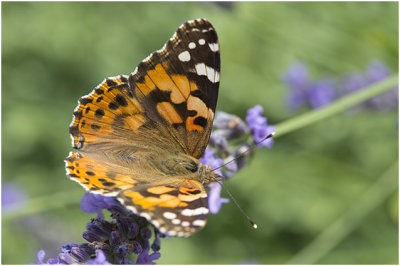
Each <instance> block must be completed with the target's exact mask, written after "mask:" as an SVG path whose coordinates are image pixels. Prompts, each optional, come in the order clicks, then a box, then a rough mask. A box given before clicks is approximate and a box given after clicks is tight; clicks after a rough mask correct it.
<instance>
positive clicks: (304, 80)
mask: <svg viewBox="0 0 400 266" xmlns="http://www.w3.org/2000/svg"><path fill="white" fill-rule="evenodd" d="M283 80H284V82H285V83H286V86H287V87H288V88H289V90H290V93H289V95H288V96H287V103H288V105H289V107H290V108H291V109H299V108H300V107H302V106H305V105H310V106H311V107H312V108H314V109H316V108H321V107H323V106H325V105H328V104H330V103H331V102H332V101H333V100H334V99H335V84H334V83H333V82H332V81H331V80H329V79H322V80H319V81H312V80H311V79H310V77H309V75H308V69H307V66H306V65H305V64H303V63H300V62H295V63H293V64H292V66H290V67H289V69H288V70H287V71H286V73H285V74H284V76H283Z"/></svg>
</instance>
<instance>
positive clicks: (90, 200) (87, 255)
mask: <svg viewBox="0 0 400 266" xmlns="http://www.w3.org/2000/svg"><path fill="white" fill-rule="evenodd" d="M81 208H82V210H83V211H84V212H87V213H97V214H98V216H97V218H93V219H92V220H91V221H90V222H89V223H88V224H87V225H86V231H85V232H84V233H83V234H82V236H83V238H84V239H85V240H87V241H88V242H89V243H84V244H80V245H78V244H68V245H64V246H62V247H61V253H60V254H58V256H57V257H56V258H55V259H48V260H47V262H46V263H45V262H44V256H45V252H44V251H43V250H41V251H39V253H38V255H37V256H38V262H37V264H134V263H133V262H132V261H130V260H129V259H130V258H132V257H133V255H136V257H137V258H136V264H154V263H153V260H156V259H158V258H160V256H161V255H160V253H158V251H159V250H160V237H164V235H162V234H161V233H159V232H158V230H157V229H154V241H153V243H152V245H151V246H150V238H151V236H152V232H151V231H150V229H149V228H148V227H149V225H150V224H149V223H148V222H147V220H146V219H144V218H142V217H139V216H137V215H135V214H132V213H131V212H130V211H128V210H127V209H126V208H125V207H124V206H122V205H121V204H120V203H119V202H118V201H116V200H115V199H114V198H108V197H104V196H101V195H96V194H91V193H86V194H85V195H84V197H83V198H82V200H81ZM103 209H106V210H108V211H109V212H111V218H112V219H113V220H112V221H107V220H105V219H104V216H103V214H102V210H103ZM150 249H152V250H153V251H154V252H153V253H152V254H149V250H150Z"/></svg>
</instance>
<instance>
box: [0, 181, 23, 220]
mask: <svg viewBox="0 0 400 266" xmlns="http://www.w3.org/2000/svg"><path fill="white" fill-rule="evenodd" d="M27 199H28V196H27V195H26V192H25V191H24V190H23V189H22V188H21V187H19V186H17V185H16V184H14V183H6V184H4V185H3V186H2V187H1V207H2V211H3V214H7V213H10V212H12V211H14V210H15V209H17V208H21V207H22V206H23V205H24V204H25V203H26V201H27Z"/></svg>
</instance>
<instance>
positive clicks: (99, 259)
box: [86, 250, 111, 265]
mask: <svg viewBox="0 0 400 266" xmlns="http://www.w3.org/2000/svg"><path fill="white" fill-rule="evenodd" d="M86 264H89V265H110V264H111V263H109V262H108V261H107V258H106V255H105V254H104V252H103V251H102V250H96V258H94V259H91V260H88V261H87V262H86Z"/></svg>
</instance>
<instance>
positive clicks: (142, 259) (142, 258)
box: [136, 250, 161, 264]
mask: <svg viewBox="0 0 400 266" xmlns="http://www.w3.org/2000/svg"><path fill="white" fill-rule="evenodd" d="M160 256H161V254H160V253H158V252H153V253H152V254H151V255H149V251H148V250H144V251H143V252H142V253H141V254H140V255H139V256H138V258H137V260H136V264H155V263H154V262H153V260H158V259H159V258H160Z"/></svg>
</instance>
